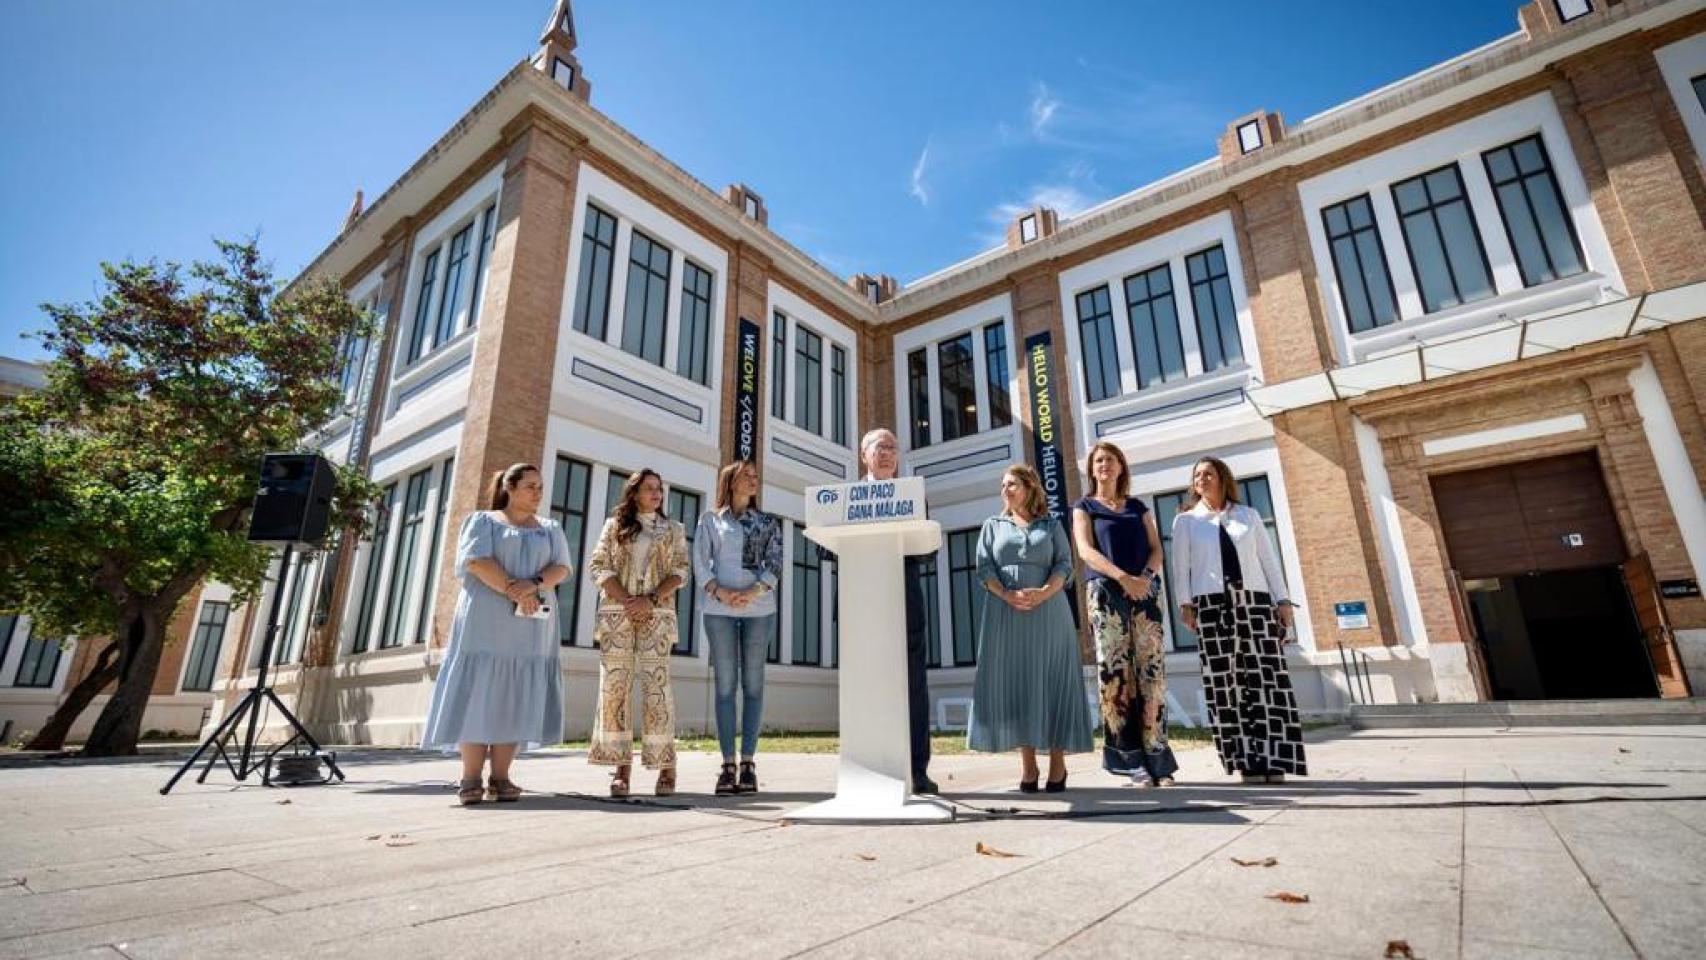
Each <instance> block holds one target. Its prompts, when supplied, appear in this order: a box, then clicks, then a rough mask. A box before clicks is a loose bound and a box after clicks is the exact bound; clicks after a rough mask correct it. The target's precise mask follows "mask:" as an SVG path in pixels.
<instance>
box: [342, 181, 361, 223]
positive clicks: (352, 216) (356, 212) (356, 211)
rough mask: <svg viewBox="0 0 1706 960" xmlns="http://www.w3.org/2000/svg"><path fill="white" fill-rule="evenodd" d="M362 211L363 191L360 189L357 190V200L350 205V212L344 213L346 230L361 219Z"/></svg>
mask: <svg viewBox="0 0 1706 960" xmlns="http://www.w3.org/2000/svg"><path fill="white" fill-rule="evenodd" d="M361 211H362V206H361V191H360V190H359V189H358V190H356V192H355V200H354V201H352V202H351V203H350V205H349V213H346V214H344V230H348V229H349V228H350V227H352V226H354V225H355V222H356V221H357V220H359V219H361Z"/></svg>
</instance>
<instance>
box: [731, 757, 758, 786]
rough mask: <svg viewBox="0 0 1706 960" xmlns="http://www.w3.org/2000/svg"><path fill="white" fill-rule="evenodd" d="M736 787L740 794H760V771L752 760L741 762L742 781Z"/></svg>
mask: <svg viewBox="0 0 1706 960" xmlns="http://www.w3.org/2000/svg"><path fill="white" fill-rule="evenodd" d="M735 786H736V789H737V790H738V791H739V792H740V793H757V792H758V770H757V769H756V768H754V767H753V765H752V761H751V760H742V761H741V762H740V780H739V781H738V782H737V783H736V785H735Z"/></svg>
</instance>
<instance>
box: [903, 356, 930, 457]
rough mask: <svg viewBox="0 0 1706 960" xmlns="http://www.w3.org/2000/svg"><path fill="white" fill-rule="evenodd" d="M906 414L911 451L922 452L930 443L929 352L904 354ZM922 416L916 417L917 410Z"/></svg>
mask: <svg viewBox="0 0 1706 960" xmlns="http://www.w3.org/2000/svg"><path fill="white" fill-rule="evenodd" d="M906 391H907V407H908V410H907V413H908V415H909V417H910V419H911V421H912V430H911V433H912V449H914V450H922V449H924V448H925V447H928V446H930V443H931V429H930V426H931V419H930V412H931V411H930V352H929V348H928V347H918V348H915V349H913V350H909V351H907V353H906ZM921 409H922V410H923V411H924V416H923V417H920V416H919V415H918V413H919V410H921Z"/></svg>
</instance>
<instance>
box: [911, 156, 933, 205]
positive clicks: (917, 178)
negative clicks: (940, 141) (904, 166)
mask: <svg viewBox="0 0 1706 960" xmlns="http://www.w3.org/2000/svg"><path fill="white" fill-rule="evenodd" d="M929 163H930V141H929V140H925V141H924V149H923V150H920V151H918V162H917V163H915V164H913V165H912V190H911V193H912V195H913V196H914V197H916V198H917V200H918V203H919V205H921V206H925V207H928V206H929V205H930V185H929V184H928V183H926V182H925V181H924V171H925V169H926V167H928V165H929Z"/></svg>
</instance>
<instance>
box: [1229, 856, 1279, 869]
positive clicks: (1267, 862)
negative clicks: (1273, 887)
mask: <svg viewBox="0 0 1706 960" xmlns="http://www.w3.org/2000/svg"><path fill="white" fill-rule="evenodd" d="M1232 862H1233V863H1236V864H1238V865H1239V866H1240V867H1274V866H1278V865H1279V858H1277V857H1263V858H1262V859H1260V860H1240V859H1238V858H1237V857H1233V858H1232Z"/></svg>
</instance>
